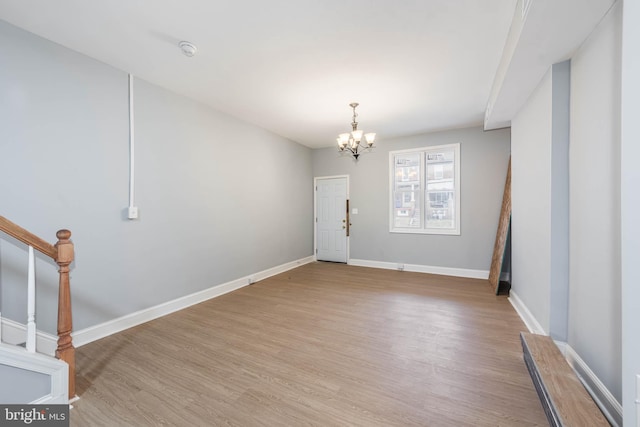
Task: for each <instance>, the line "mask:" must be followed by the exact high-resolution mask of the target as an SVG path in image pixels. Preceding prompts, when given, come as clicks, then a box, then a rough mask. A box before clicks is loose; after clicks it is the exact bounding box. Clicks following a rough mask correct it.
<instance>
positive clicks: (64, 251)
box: [0, 216, 76, 398]
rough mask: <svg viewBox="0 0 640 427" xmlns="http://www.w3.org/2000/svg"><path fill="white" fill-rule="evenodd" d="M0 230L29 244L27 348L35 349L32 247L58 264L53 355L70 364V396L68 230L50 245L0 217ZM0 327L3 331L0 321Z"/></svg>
mask: <svg viewBox="0 0 640 427" xmlns="http://www.w3.org/2000/svg"><path fill="white" fill-rule="evenodd" d="M0 231H2V232H4V233H6V234H8V235H9V236H11V237H13V238H14V239H16V240H19V241H21V242H22V243H24V244H26V245H27V246H28V247H29V271H28V273H27V339H26V349H27V351H29V352H35V343H36V324H35V263H34V252H33V251H34V249H35V250H37V251H38V252H40V253H42V254H44V255H46V256H48V257H50V258H51V259H53V260H54V261H55V262H56V264H58V268H59V269H58V272H59V274H60V281H59V286H58V347H57V349H56V357H57V358H58V359H60V360H63V361H65V362H67V364H68V365H69V398H73V397H74V396H75V394H76V387H75V384H76V382H75V377H76V353H75V352H76V350H75V348H74V347H73V342H72V338H71V330H72V327H73V322H72V317H71V290H70V286H69V265H70V264H71V263H72V262H73V257H74V251H73V242H71V241H70V240H69V238H70V237H71V232H70V231H69V230H59V231H58V232H57V233H56V237H57V238H58V241H57V243H56V244H55V245H51V244H49V243H48V242H46V241H45V240H43V239H41V238H40V237H38V236H36V235H35V234H33V233H31V232H29V231H27V230H25V229H24V228H22V227H20V226H19V225H17V224H14V223H13V222H11V221H9V220H8V219H6V218H5V217H3V216H0ZM0 330H2V327H1V324H0Z"/></svg>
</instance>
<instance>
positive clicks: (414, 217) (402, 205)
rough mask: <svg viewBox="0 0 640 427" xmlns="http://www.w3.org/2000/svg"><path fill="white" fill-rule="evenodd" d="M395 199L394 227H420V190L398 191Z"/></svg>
mask: <svg viewBox="0 0 640 427" xmlns="http://www.w3.org/2000/svg"><path fill="white" fill-rule="evenodd" d="M394 199H395V200H394V207H393V224H394V227H402V228H420V227H421V226H422V225H421V224H420V206H421V203H422V202H421V200H420V192H418V191H397V192H395V198H394Z"/></svg>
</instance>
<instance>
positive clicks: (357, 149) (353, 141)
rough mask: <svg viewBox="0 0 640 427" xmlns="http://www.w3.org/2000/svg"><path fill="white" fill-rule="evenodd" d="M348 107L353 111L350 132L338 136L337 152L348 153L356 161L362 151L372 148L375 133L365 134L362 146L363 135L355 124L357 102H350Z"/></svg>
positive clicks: (356, 123)
mask: <svg viewBox="0 0 640 427" xmlns="http://www.w3.org/2000/svg"><path fill="white" fill-rule="evenodd" d="M349 106H350V107H351V108H352V109H353V121H352V122H351V127H352V130H351V132H349V133H341V134H340V135H338V140H337V141H338V151H340V152H344V151H348V152H350V153H351V155H352V156H353V158H354V159H356V160H358V156H360V154H361V153H362V152H363V151H364V150H370V149H372V148H373V141H374V140H375V139H376V134H375V133H367V134H365V135H364V139H365V141H366V142H365V143H364V144H362V143H361V142H362V134H363V133H364V132H363V131H361V130H358V122H356V117H358V114H356V107H357V106H358V103H357V102H352V103H351V104H349Z"/></svg>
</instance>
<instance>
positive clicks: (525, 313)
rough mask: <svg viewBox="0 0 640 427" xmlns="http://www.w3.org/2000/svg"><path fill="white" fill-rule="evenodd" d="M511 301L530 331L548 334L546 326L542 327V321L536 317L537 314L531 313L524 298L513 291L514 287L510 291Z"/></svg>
mask: <svg viewBox="0 0 640 427" xmlns="http://www.w3.org/2000/svg"><path fill="white" fill-rule="evenodd" d="M509 302H510V303H511V305H512V306H513V308H514V309H515V310H516V313H518V315H519V316H520V318H521V319H522V321H523V322H524V324H525V325H526V327H527V329H529V332H532V333H534V334H541V335H546V334H547V333H546V332H545V330H544V328H543V327H542V325H540V323H539V322H538V320H537V319H536V318H535V316H534V315H533V314H531V312H530V311H529V309H528V308H527V306H526V305H524V303H523V302H522V300H521V299H520V298H519V297H518V294H516V293H515V292H514V291H513V289H511V291H509Z"/></svg>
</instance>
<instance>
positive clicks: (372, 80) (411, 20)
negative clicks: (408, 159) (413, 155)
mask: <svg viewBox="0 0 640 427" xmlns="http://www.w3.org/2000/svg"><path fill="white" fill-rule="evenodd" d="M515 6H516V1H515V0H482V1H479V0H455V1H452V0H430V1H427V0H402V1H400V0H398V1H391V0H269V1H265V0H244V1H242V0H217V1H212V0H181V1H179V2H178V1H168V0H162V1H151V0H146V1H145V0H109V1H98V0H93V1H89V0H56V1H51V0H20V1H17V0H0V19H3V20H5V21H7V22H9V23H11V24H13V25H16V26H18V27H21V28H24V29H26V30H28V31H31V32H33V33H35V34H38V35H40V36H42V37H44V38H47V39H49V40H52V41H54V42H56V43H59V44H61V45H63V46H66V47H68V48H71V49H73V50H76V51H78V52H81V53H83V54H85V55H88V56H90V57H93V58H96V59H98V60H100V61H103V62H105V63H107V64H110V65H113V66H114V67H117V68H119V69H121V70H124V71H126V72H130V73H132V74H133V75H135V76H137V77H139V78H142V79H144V80H147V81H149V82H152V83H155V84H158V85H160V86H162V87H165V88H168V89H170V90H173V91H175V92H178V93H181V94H184V95H186V96H189V97H190V98H193V99H196V100H199V101H201V102H203V103H205V104H208V105H210V106H212V107H213V108H215V109H217V110H219V111H223V112H226V113H228V114H231V115H233V116H236V117H239V118H242V119H244V120H246V121H248V122H250V123H254V124H256V125H258V126H261V127H263V128H266V129H268V130H270V131H272V132H274V133H276V134H279V135H282V136H285V137H287V138H290V139H292V140H294V141H297V142H300V143H302V144H304V145H307V146H309V147H323V146H329V145H332V144H335V138H336V136H337V134H338V133H340V132H345V131H348V130H350V125H349V123H350V121H351V109H350V108H349V106H348V104H349V103H350V102H352V101H357V102H359V103H360V105H361V106H360V107H359V108H358V113H359V122H360V128H362V129H364V130H365V131H371V132H377V133H378V139H379V141H380V142H382V141H383V140H384V139H385V138H391V137H394V136H400V135H409V134H417V133H422V132H427V131H432V130H438V129H447V128H455V127H465V126H470V125H480V124H482V122H483V116H484V110H485V106H486V103H487V99H488V97H489V93H490V90H491V85H492V83H493V78H494V75H495V72H496V69H497V67H498V63H499V61H500V58H501V55H502V49H503V46H504V43H505V39H506V36H507V33H508V31H509V26H510V23H511V19H512V17H513V14H514V10H515ZM181 40H188V41H191V42H193V43H194V44H196V45H197V47H198V54H197V55H196V56H195V57H193V58H188V57H186V56H184V55H183V54H182V53H181V51H180V50H179V48H178V42H179V41H181Z"/></svg>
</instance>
